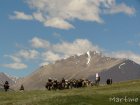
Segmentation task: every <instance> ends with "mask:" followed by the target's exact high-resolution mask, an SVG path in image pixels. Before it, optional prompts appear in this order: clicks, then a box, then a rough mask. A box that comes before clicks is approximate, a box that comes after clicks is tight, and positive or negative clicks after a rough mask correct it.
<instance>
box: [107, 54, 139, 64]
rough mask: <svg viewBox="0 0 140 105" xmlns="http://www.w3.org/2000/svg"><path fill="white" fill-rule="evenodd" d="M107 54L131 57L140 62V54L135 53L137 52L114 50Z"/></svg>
mask: <svg viewBox="0 0 140 105" xmlns="http://www.w3.org/2000/svg"><path fill="white" fill-rule="evenodd" d="M107 55H108V56H112V57H115V58H126V59H130V60H133V61H134V62H136V63H138V64H140V55H139V54H135V53H133V52H131V51H119V52H112V53H108V54H107Z"/></svg>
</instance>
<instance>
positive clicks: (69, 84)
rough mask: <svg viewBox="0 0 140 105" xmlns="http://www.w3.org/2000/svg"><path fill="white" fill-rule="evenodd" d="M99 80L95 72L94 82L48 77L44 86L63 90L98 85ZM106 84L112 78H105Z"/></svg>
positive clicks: (22, 88)
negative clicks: (59, 79)
mask: <svg viewBox="0 0 140 105" xmlns="http://www.w3.org/2000/svg"><path fill="white" fill-rule="evenodd" d="M99 82H100V76H99V75H98V73H96V79H95V82H92V81H90V80H88V79H71V80H65V79H64V78H62V80H61V81H58V80H57V79H56V78H54V79H51V78H49V79H48V81H47V83H46V85H45V87H46V89H48V90H57V89H59V90H63V89H72V88H81V87H87V86H94V85H95V86H98V85H99ZM106 84H107V85H111V84H112V79H111V78H109V79H107V80H106ZM3 87H4V90H5V91H6V92H7V91H8V90H9V88H10V86H9V83H8V81H5V83H4V85H3ZM19 90H20V91H23V90H24V86H23V85H21V87H20V89H19Z"/></svg>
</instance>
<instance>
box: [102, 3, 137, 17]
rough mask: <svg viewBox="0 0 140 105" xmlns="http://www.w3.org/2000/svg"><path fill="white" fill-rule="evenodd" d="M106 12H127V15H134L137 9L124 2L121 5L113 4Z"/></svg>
mask: <svg viewBox="0 0 140 105" xmlns="http://www.w3.org/2000/svg"><path fill="white" fill-rule="evenodd" d="M104 12H105V13H107V14H116V13H125V14H127V15H133V14H134V13H135V9H134V8H132V7H128V6H127V5H126V4H124V3H122V4H120V5H115V6H112V7H110V8H109V9H107V10H105V11H104Z"/></svg>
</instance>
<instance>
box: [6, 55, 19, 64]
mask: <svg viewBox="0 0 140 105" xmlns="http://www.w3.org/2000/svg"><path fill="white" fill-rule="evenodd" d="M4 56H5V57H9V58H11V59H12V60H13V61H14V62H21V59H20V58H18V57H16V56H13V55H4Z"/></svg>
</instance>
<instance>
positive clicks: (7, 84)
mask: <svg viewBox="0 0 140 105" xmlns="http://www.w3.org/2000/svg"><path fill="white" fill-rule="evenodd" d="M9 87H10V86H9V83H8V81H5V84H4V90H5V92H7V91H8V89H9Z"/></svg>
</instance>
